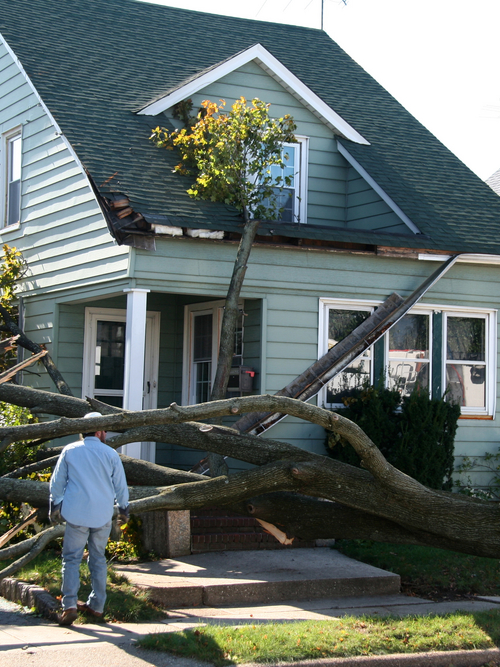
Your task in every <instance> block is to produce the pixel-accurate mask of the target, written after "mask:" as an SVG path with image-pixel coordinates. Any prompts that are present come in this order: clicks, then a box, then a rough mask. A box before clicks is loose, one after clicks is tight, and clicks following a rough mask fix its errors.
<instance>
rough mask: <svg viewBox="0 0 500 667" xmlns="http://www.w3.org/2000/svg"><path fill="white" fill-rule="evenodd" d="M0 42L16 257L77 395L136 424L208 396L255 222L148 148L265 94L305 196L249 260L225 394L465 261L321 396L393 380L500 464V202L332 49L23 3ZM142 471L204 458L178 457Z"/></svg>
mask: <svg viewBox="0 0 500 667" xmlns="http://www.w3.org/2000/svg"><path fill="white" fill-rule="evenodd" d="M21 17H22V18H21ZM0 33H1V42H0V137H1V149H0V150H1V152H0V168H1V180H0V183H1V186H0V188H1V201H2V206H1V208H0V240H1V242H2V243H8V244H9V245H13V246H16V247H18V248H19V249H20V250H22V252H23V254H24V257H25V258H26V260H27V261H28V264H29V274H28V275H27V276H26V277H25V279H24V281H23V284H22V290H21V299H22V304H21V305H22V317H23V326H24V328H25V330H26V333H27V334H28V335H29V336H30V337H31V338H32V339H34V340H35V341H36V342H38V343H44V344H45V345H47V347H48V348H49V349H50V352H51V354H52V356H53V358H54V360H55V362H56V363H57V365H58V367H59V369H60V370H61V372H62V374H63V375H64V377H65V378H66V380H67V381H68V383H69V384H70V385H71V387H72V389H73V391H74V393H75V395H78V396H96V397H98V398H100V399H102V400H105V401H107V402H109V403H111V404H113V405H120V406H124V407H127V408H130V409H141V408H143V407H144V408H152V407H156V406H158V407H163V406H166V405H168V404H170V403H171V402H172V401H177V402H178V403H181V402H182V403H184V404H186V403H193V402H197V401H199V400H201V399H203V398H204V397H206V395H207V392H208V389H209V386H210V381H211V377H212V374H213V372H214V367H215V360H216V349H217V338H218V327H219V322H220V317H221V312H222V311H221V309H222V308H223V304H224V295H225V292H226V289H227V286H228V282H229V278H230V275H231V271H232V265H233V260H234V256H235V251H236V244H237V242H238V239H239V236H240V234H241V225H242V220H241V217H240V215H239V214H238V212H237V211H235V210H233V209H231V208H229V207H227V206H224V205H221V204H216V203H212V202H202V201H195V200H193V199H190V198H189V197H188V195H187V194H186V189H187V187H188V186H189V184H190V183H189V182H188V180H187V179H186V177H183V176H180V175H179V174H174V173H173V172H172V168H173V166H174V165H175V163H176V156H175V155H174V154H172V153H169V152H166V151H161V150H159V149H157V148H156V147H155V146H154V145H153V144H152V143H151V142H150V141H149V135H150V132H151V129H152V128H153V127H155V126H157V125H163V126H165V127H174V126H175V124H176V123H177V124H178V121H176V120H175V119H174V117H173V107H174V105H175V104H177V103H178V102H181V101H183V100H186V99H192V101H193V104H194V107H195V108H197V107H198V106H199V105H200V103H201V101H202V100H204V99H212V100H218V99H220V98H223V99H225V100H226V102H227V103H228V105H229V104H231V102H232V101H234V100H235V99H237V98H239V97H240V96H244V97H246V98H248V99H252V98H253V97H259V98H260V99H262V100H264V101H265V102H269V103H270V104H271V114H272V115H275V116H277V117H278V116H281V115H283V114H284V113H290V114H292V115H293V117H294V118H295V120H296V123H297V126H298V129H297V142H296V143H295V144H293V145H291V146H289V147H287V154H288V155H289V160H290V161H292V160H293V173H294V182H293V187H291V188H290V198H289V201H290V203H291V207H290V210H289V212H288V213H287V215H285V216H283V219H282V220H280V221H278V222H271V223H270V222H266V221H263V222H262V223H261V226H260V231H259V235H258V237H257V240H256V243H255V247H254V248H253V250H252V254H251V261H250V265H249V268H248V272H247V275H246V279H245V283H244V286H243V291H242V317H241V324H240V329H239V347H238V349H237V350H236V355H237V356H236V357H235V369H237V370H235V375H234V378H233V379H234V383H233V388H232V391H233V392H234V393H238V392H239V391H241V389H242V388H241V385H240V384H239V383H240V375H241V377H243V376H244V375H245V372H244V371H243V372H241V373H240V372H239V367H240V366H242V367H245V368H246V370H250V371H251V373H250V374H246V375H247V376H251V375H252V374H254V375H255V376H254V377H253V385H246V386H245V389H246V390H248V391H253V392H258V393H274V392H276V391H278V390H280V389H281V388H282V387H284V386H285V385H287V384H288V383H289V382H290V381H291V380H293V379H294V378H295V377H296V376H297V375H299V374H300V373H302V372H303V371H304V369H306V368H307V367H308V366H310V365H311V364H312V363H313V362H314V361H315V360H316V359H318V358H319V357H321V356H322V355H323V354H324V353H325V352H326V351H327V350H328V349H329V348H330V347H331V346H333V345H335V343H336V342H337V341H339V340H341V339H342V338H343V337H344V336H345V335H346V334H347V333H349V332H350V331H351V330H352V329H353V328H354V327H355V326H356V325H357V324H358V323H360V322H361V321H363V320H364V319H365V318H366V317H367V316H368V315H370V313H372V312H373V311H374V310H375V309H376V308H377V307H378V306H379V305H380V304H381V303H382V302H383V301H385V299H386V298H387V297H388V296H389V295H390V294H391V293H392V292H398V293H399V294H400V295H401V296H402V297H407V296H408V295H409V294H411V293H412V292H413V291H414V290H416V289H418V288H419V286H420V285H421V284H422V283H423V282H424V281H425V280H426V279H427V278H428V276H429V275H430V274H431V273H432V272H433V271H434V270H435V269H436V268H437V267H439V266H440V264H443V263H444V262H445V261H446V260H447V259H448V258H449V257H452V256H455V255H460V256H459V258H458V259H457V261H456V262H455V264H454V265H453V266H452V267H451V268H450V269H449V270H448V271H447V272H446V273H445V274H443V275H441V276H440V277H439V279H438V280H437V282H435V283H434V284H433V286H432V287H431V288H430V289H429V290H428V291H427V292H426V293H425V294H424V295H423V296H422V298H420V300H419V301H418V302H417V303H416V305H415V306H414V307H413V308H412V310H411V311H409V312H408V313H407V315H406V316H405V317H404V319H402V320H401V321H400V323H399V324H398V325H396V326H395V327H394V328H393V329H391V331H390V332H389V333H388V334H386V335H385V337H383V338H381V339H380V340H379V341H378V342H377V343H376V344H375V345H374V346H373V347H372V348H370V349H368V350H367V351H365V352H364V353H363V356H361V357H359V358H358V359H357V360H356V361H353V362H352V364H351V365H350V366H348V368H347V369H345V370H344V372H343V373H342V374H340V375H338V376H337V377H336V378H335V379H334V380H332V381H331V382H330V383H329V384H328V386H327V387H325V388H324V389H323V390H322V391H321V392H320V393H319V394H318V395H317V398H316V399H315V400H318V402H319V403H320V404H321V405H327V406H336V405H338V404H339V403H340V398H341V394H342V392H343V391H344V390H346V389H348V388H349V387H350V386H352V385H353V383H354V382H359V381H362V380H365V379H367V380H374V379H375V378H378V377H380V376H381V375H384V374H385V381H386V382H387V383H388V384H389V386H391V387H397V388H399V389H400V390H401V391H402V392H406V393H407V392H409V391H411V389H412V387H414V386H415V384H416V383H417V382H418V383H419V384H420V385H421V386H424V387H427V388H428V390H429V392H430V393H431V394H433V395H436V396H441V395H442V394H443V393H444V391H445V390H448V396H449V397H451V398H452V399H453V400H456V401H458V402H459V403H460V405H461V408H462V417H461V420H460V428H459V432H458V435H457V440H456V453H457V456H463V455H483V454H484V453H485V452H486V451H496V450H497V448H498V444H499V437H498V425H499V421H498V420H499V417H498V413H497V396H498V391H499V387H500V384H499V383H498V352H497V340H498V310H497V309H498V306H499V295H500V271H499V264H500V199H499V198H498V197H497V195H495V193H494V192H493V191H492V190H491V189H490V188H489V187H488V186H487V185H486V184H484V183H483V182H481V181H480V180H479V179H478V178H477V177H476V176H475V175H474V174H473V173H472V172H470V171H469V170H468V168H467V167H465V166H464V165H463V164H462V163H461V162H460V161H459V160H458V159H457V158H456V157H455V156H454V155H453V154H452V153H450V152H449V151H448V150H447V149H446V148H445V147H444V146H443V145H442V144H441V143H440V142H439V141H438V140H437V139H436V138H435V137H434V136H433V135H432V134H431V133H430V132H428V131H427V130H426V129H425V128H424V127H423V126H422V125H420V124H419V123H418V122H417V121H416V120H415V119H414V118H413V117H412V116H411V115H410V114H409V113H408V112H407V111H406V110H405V109H404V108H403V107H402V106H401V105H400V104H399V103H398V102H397V101H396V100H394V99H393V98H392V97H391V95H390V94H389V93H388V92H387V91H385V90H384V89H383V88H382V87H381V86H380V85H379V84H378V83H377V82H376V81H375V80H374V79H373V78H372V77H370V76H369V75H368V74H367V73H366V72H365V71H364V70H363V69H362V68H361V67H359V66H358V65H357V64H356V63H355V62H354V61H353V60H352V59H351V58H350V57H349V56H348V55H347V54H346V53H345V52H344V51H342V49H340V47H339V46H338V45H337V44H336V43H335V42H333V41H332V40H331V39H330V38H329V37H328V36H327V35H326V34H325V33H324V32H322V31H319V30H313V29H309V28H302V27H296V26H290V25H279V24H274V23H264V22H260V21H250V20H245V19H238V18H230V17H223V16H216V15H210V14H206V13H198V12H193V11H186V10H181V9H176V8H171V7H166V6H159V5H150V4H147V3H145V2H138V1H135V0H107V1H106V2H102V0H86V2H76V0H44V1H43V2H37V3H33V2H29V1H28V0H9V2H8V3H4V4H3V7H2V14H1V16H0ZM471 140H473V138H472V139H471ZM290 166H292V165H291V162H290ZM292 207H293V210H292ZM247 380H248V377H247ZM26 381H27V382H29V383H31V384H33V385H35V386H39V387H40V388H44V389H52V387H51V386H50V382H49V380H48V379H47V378H46V376H44V375H41V376H40V377H38V376H36V375H33V376H30V377H29V378H27V380H26ZM272 436H273V437H274V438H282V439H285V440H287V441H288V442H291V443H293V444H297V445H299V446H301V447H306V448H309V449H311V450H314V451H318V452H321V453H322V452H323V451H324V449H323V448H324V433H323V432H322V430H321V429H320V428H318V427H316V426H314V425H311V424H309V423H302V422H300V421H299V420H296V419H292V418H290V417H288V418H286V419H285V420H283V421H281V422H280V423H278V424H276V425H275V426H274V427H273V431H272ZM127 453H128V454H130V455H134V456H139V457H142V458H145V459H148V460H155V461H156V462H157V463H160V464H164V465H174V466H178V467H184V468H189V467H190V466H191V465H192V464H194V463H195V462H196V461H197V460H198V459H199V454H197V453H196V452H192V451H188V450H184V449H182V448H180V447H177V446H171V445H169V444H168V443H136V444H131V445H128V446H127ZM233 465H234V466H236V465H238V464H236V463H234V462H233Z"/></svg>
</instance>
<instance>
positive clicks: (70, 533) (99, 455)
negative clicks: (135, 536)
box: [50, 412, 128, 625]
mask: <svg viewBox="0 0 500 667" xmlns="http://www.w3.org/2000/svg"><path fill="white" fill-rule="evenodd" d="M101 416H102V415H101V413H99V412H90V413H88V414H86V415H85V417H86V418H89V419H91V418H93V417H101ZM105 443H106V431H97V432H95V433H85V434H84V436H83V440H79V441H77V442H74V443H71V444H69V445H66V447H65V448H64V449H63V451H62V452H61V456H60V457H59V460H58V462H57V465H56V467H55V468H54V472H53V474H52V477H51V479H50V520H51V522H52V523H61V522H62V521H66V531H65V535H64V544H63V563H62V595H63V597H62V607H63V613H62V614H61V615H60V617H59V625H71V624H72V623H73V621H74V620H76V618H77V616H78V611H83V612H86V613H88V614H90V615H91V616H95V617H98V618H102V615H103V610H104V602H105V601H106V575H107V566H106V557H105V554H104V552H105V549H106V544H107V542H108V537H109V533H110V531H111V519H112V517H113V510H114V503H115V499H116V501H117V504H118V522H119V523H126V522H127V520H128V488H127V481H126V479H125V471H124V470H123V465H122V462H121V460H120V457H119V456H118V454H117V453H116V452H115V450H114V449H112V448H111V447H108V446H107V445H106V444H105ZM87 542H88V552H89V557H88V565H89V569H90V576H91V582H92V591H91V593H90V595H89V598H88V600H87V602H86V603H85V604H82V603H80V602H78V589H79V587H80V563H81V560H82V557H83V551H84V549H85V545H86V544H87Z"/></svg>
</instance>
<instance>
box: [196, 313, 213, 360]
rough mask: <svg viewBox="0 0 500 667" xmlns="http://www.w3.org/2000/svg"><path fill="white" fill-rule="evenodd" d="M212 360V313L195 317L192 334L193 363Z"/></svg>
mask: <svg viewBox="0 0 500 667" xmlns="http://www.w3.org/2000/svg"><path fill="white" fill-rule="evenodd" d="M211 359H212V313H207V314H206V315H196V316H195V318H194V332H193V361H194V362H195V363H196V362H197V361H203V360H211Z"/></svg>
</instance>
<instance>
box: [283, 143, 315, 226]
mask: <svg viewBox="0 0 500 667" xmlns="http://www.w3.org/2000/svg"><path fill="white" fill-rule="evenodd" d="M295 139H296V140H297V141H295V142H293V143H291V144H284V146H299V156H300V158H299V165H298V166H299V169H298V179H297V180H298V186H299V187H298V188H297V187H295V197H294V203H293V210H294V212H295V211H297V215H296V216H294V217H295V218H296V220H293V222H299V223H302V224H306V223H307V193H308V189H309V137H304V136H300V135H297V134H296V135H295ZM295 177H296V176H295Z"/></svg>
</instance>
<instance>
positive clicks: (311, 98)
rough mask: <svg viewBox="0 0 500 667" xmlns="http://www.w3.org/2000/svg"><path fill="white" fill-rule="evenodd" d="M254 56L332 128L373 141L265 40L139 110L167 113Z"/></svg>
mask: <svg viewBox="0 0 500 667" xmlns="http://www.w3.org/2000/svg"><path fill="white" fill-rule="evenodd" d="M252 60H254V61H255V62H256V63H257V64H258V65H260V67H262V69H263V70H264V71H266V72H267V73H268V74H269V75H270V76H272V77H273V79H275V80H276V81H278V82H279V83H280V84H281V85H282V86H283V87H284V88H285V89H286V90H287V91H288V92H290V93H291V94H292V95H293V96H294V97H296V98H297V99H298V100H299V101H300V102H302V104H304V106H305V107H306V108H307V109H309V110H310V111H311V112H312V113H313V114H314V115H315V116H317V117H318V118H320V119H321V120H322V121H323V122H324V123H325V124H326V125H328V127H330V128H331V129H332V130H334V131H335V132H337V133H339V134H341V135H342V136H343V137H345V138H346V139H349V140H350V141H353V142H355V143H357V144H364V145H365V146H369V145H370V143H369V141H367V140H366V139H365V138H364V137H363V136H362V135H361V134H359V132H357V131H356V130H355V129H354V128H353V127H352V126H351V125H349V123H347V122H346V121H345V120H344V119H343V118H342V117H341V116H339V114H338V113H336V112H335V111H334V110H333V109H332V108H331V107H330V106H328V104H326V103H325V102H323V100H322V99H321V98H320V97H318V95H316V93H313V91H312V90H311V89H310V88H308V87H307V86H306V85H305V84H304V83H302V81H301V80H300V79H299V78H298V77H296V76H295V74H293V73H292V72H291V71H290V70H289V69H288V68H287V67H285V66H284V65H283V64H282V63H281V62H280V61H279V60H278V59H277V58H275V57H274V56H273V55H272V54H271V53H270V52H269V51H268V50H267V49H266V48H264V47H263V46H262V44H255V45H254V46H251V47H250V48H248V49H246V50H245V51H241V53H238V54H236V55H235V56H234V57H232V58H229V59H228V60H225V61H224V62H223V63H221V64H220V65H216V66H215V67H212V68H211V69H209V70H208V71H205V72H204V73H202V74H200V75H199V76H198V77H196V78H195V79H191V80H189V81H188V82H187V83H186V84H184V85H181V86H179V87H178V88H175V89H174V90H172V91H171V92H170V93H167V94H166V95H165V96H164V97H162V98H160V99H157V100H155V101H154V102H151V103H150V104H148V105H147V106H145V107H143V108H142V109H141V110H140V111H138V112H137V113H138V114H139V115H142V116H156V115H157V114H159V113H163V112H164V111H166V110H167V109H170V108H171V107H172V106H174V104H177V103H178V102H181V101H182V100H185V99H186V98H188V97H190V96H191V95H194V94H195V93H197V92H198V91H199V90H201V89H203V88H205V87H206V86H208V85H210V84H211V83H214V82H215V81H218V80H219V79H220V78H222V77H223V76H226V74H229V73H230V72H233V71H234V70H236V69H238V68H239V67H242V66H243V65H246V64H247V63H248V62H250V61H252Z"/></svg>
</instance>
